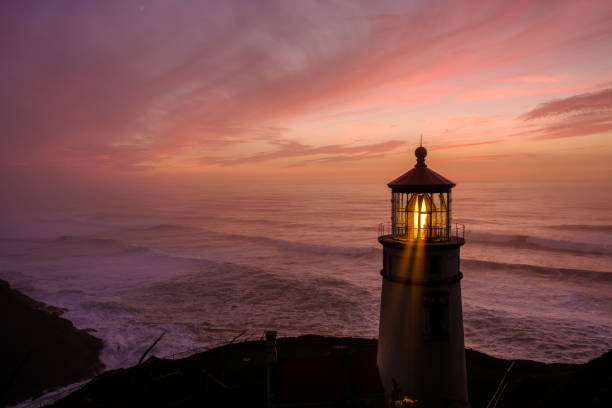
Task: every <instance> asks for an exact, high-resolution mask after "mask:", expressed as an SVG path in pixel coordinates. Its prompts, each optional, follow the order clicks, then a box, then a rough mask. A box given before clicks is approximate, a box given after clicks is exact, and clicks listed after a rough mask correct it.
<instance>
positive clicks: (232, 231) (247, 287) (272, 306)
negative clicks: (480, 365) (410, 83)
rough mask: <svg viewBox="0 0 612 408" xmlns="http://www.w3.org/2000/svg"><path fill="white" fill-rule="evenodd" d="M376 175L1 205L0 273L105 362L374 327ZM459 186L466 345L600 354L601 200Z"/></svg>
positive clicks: (383, 213)
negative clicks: (97, 348) (65, 322)
mask: <svg viewBox="0 0 612 408" xmlns="http://www.w3.org/2000/svg"><path fill="white" fill-rule="evenodd" d="M390 197H391V194H390V191H389V189H388V188H387V187H386V186H385V185H384V184H381V185H296V186H289V185H278V186H271V185H261V186H256V185H236V186H224V187H210V186H209V187H203V188H202V189H200V190H198V191H193V190H186V191H180V192H178V193H177V192H174V193H161V192H157V193H147V194H137V193H136V192H134V193H133V196H131V195H130V194H125V195H123V196H118V197H115V199H112V200H106V201H104V200H100V201H99V202H95V203H91V202H88V203H86V204H84V203H81V202H79V201H78V200H75V201H71V202H68V203H66V202H64V203H62V205H59V206H55V207H54V206H52V205H45V206H44V209H42V206H41V208H38V209H36V210H32V209H27V208H30V207H31V206H30V207H24V208H23V209H21V210H19V211H12V212H11V213H10V216H7V215H6V214H5V219H3V226H2V229H1V230H0V279H4V280H7V281H9V282H10V283H11V285H12V286H13V287H15V288H16V289H19V290H21V291H23V292H24V293H26V294H27V295H29V296H31V297H32V298H34V299H37V300H40V301H43V302H45V303H48V304H51V305H54V306H58V307H61V308H64V309H66V312H65V314H64V317H66V318H67V319H69V320H71V321H72V322H73V323H74V324H75V325H76V326H77V327H78V328H82V329H93V330H94V331H92V333H93V334H94V335H95V336H98V337H100V338H102V339H103V340H104V344H105V348H104V351H103V354H102V360H103V362H104V363H105V364H106V365H107V367H108V368H109V369H113V368H118V367H125V366H130V365H133V364H135V363H136V362H137V361H138V358H139V357H140V355H141V354H142V353H143V352H144V350H145V349H146V348H147V347H148V346H149V345H150V344H151V343H152V342H153V341H154V340H155V339H156V338H157V337H158V336H159V335H160V334H161V333H162V332H164V331H167V333H166V335H165V337H164V338H163V339H162V341H161V342H160V343H159V344H158V345H157V347H156V348H155V351H154V354H156V355H158V356H172V355H175V354H176V353H184V352H188V351H189V350H194V349H198V348H202V347H207V346H211V345H215V344H221V343H224V342H229V341H231V340H232V339H236V341H239V340H241V339H253V338H260V337H261V336H262V334H263V332H264V331H265V330H277V331H278V332H279V335H280V336H296V335H300V334H323V335H333V336H355V337H365V338H374V337H377V335H378V318H379V302H380V289H381V276H380V269H381V265H382V257H381V254H382V250H381V246H380V244H379V243H378V241H377V232H378V229H377V227H378V224H379V223H380V222H385V221H389V219H390V214H391V208H390V206H391V204H390ZM610 198H611V196H610V193H609V191H608V189H605V188H598V187H596V186H588V185H536V184H533V185H518V184H517V185H514V184H508V183H505V184H501V183H500V184H469V183H465V184H459V185H458V186H457V187H456V188H455V189H454V190H453V214H452V217H453V223H459V224H464V225H465V238H466V244H465V245H464V246H463V247H462V249H461V270H462V272H463V275H464V279H463V280H462V282H461V285H462V294H463V311H464V325H465V342H466V346H467V347H470V348H473V349H476V350H479V351H482V352H484V353H487V354H490V355H493V356H496V357H502V358H507V359H532V360H537V361H542V362H564V363H582V362H586V361H588V360H590V359H592V358H595V357H597V356H599V355H601V354H603V353H604V352H606V351H607V350H609V349H610V348H612V200H610Z"/></svg>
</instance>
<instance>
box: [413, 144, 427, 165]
mask: <svg viewBox="0 0 612 408" xmlns="http://www.w3.org/2000/svg"><path fill="white" fill-rule="evenodd" d="M414 155H415V156H416V158H417V163H416V164H415V166H414V167H427V165H426V164H425V157H426V156H427V149H426V148H424V147H423V146H419V147H417V148H416V149H415V151H414Z"/></svg>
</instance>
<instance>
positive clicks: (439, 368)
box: [377, 146, 470, 408]
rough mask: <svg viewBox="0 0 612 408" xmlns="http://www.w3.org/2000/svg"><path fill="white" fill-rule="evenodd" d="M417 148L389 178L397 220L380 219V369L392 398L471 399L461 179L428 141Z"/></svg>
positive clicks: (436, 405) (443, 403)
mask: <svg viewBox="0 0 612 408" xmlns="http://www.w3.org/2000/svg"><path fill="white" fill-rule="evenodd" d="M415 155H416V158H417V163H416V165H415V166H414V168H413V169H412V170H410V171H409V172H407V173H405V174H404V175H402V176H400V177H398V178H397V179H395V180H393V181H392V182H390V183H389V184H388V186H389V187H390V188H391V196H392V198H391V203H392V209H391V223H390V224H381V226H380V236H379V238H378V241H379V242H380V243H381V244H382V245H383V269H382V270H381V275H382V277H383V283H382V294H381V301H380V328H379V338H378V355H377V365H378V371H379V373H380V379H381V381H382V384H383V386H384V389H385V400H386V404H387V406H402V405H409V404H410V402H411V401H410V400H418V401H419V406H423V407H427V408H441V407H469V406H470V404H469V402H468V395H467V380H466V371H465V349H464V343H463V314H462V311H461V285H460V282H461V278H462V276H463V275H462V274H461V272H460V271H459V249H460V247H461V246H462V245H463V244H464V242H465V241H464V239H463V230H461V231H458V230H457V229H455V231H452V229H451V189H452V188H453V187H454V186H455V183H453V182H452V181H450V180H448V179H446V178H444V177H442V176H441V175H439V174H438V173H436V172H435V171H433V170H431V169H429V168H428V167H427V165H426V164H425V156H427V150H426V149H425V148H424V147H422V146H421V147H418V148H417V149H416V150H415ZM453 232H460V233H461V235H462V236H461V237H460V236H458V235H459V233H456V234H455V235H453V234H452V233H453ZM405 398H408V399H405ZM400 400H403V401H404V402H403V403H401V402H397V401H400Z"/></svg>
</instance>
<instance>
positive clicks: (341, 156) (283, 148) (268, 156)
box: [201, 140, 407, 166]
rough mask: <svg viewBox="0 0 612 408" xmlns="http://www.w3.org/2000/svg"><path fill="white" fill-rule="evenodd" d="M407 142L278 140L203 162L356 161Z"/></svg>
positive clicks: (224, 163) (221, 163)
mask: <svg viewBox="0 0 612 408" xmlns="http://www.w3.org/2000/svg"><path fill="white" fill-rule="evenodd" d="M406 143H407V142H405V141H401V140H389V141H386V142H381V143H373V144H366V145H356V146H355V145H340V144H337V145H326V146H310V145H306V144H303V143H300V142H296V141H282V142H277V143H276V144H277V145H278V148H277V149H276V150H273V151H268V152H263V153H258V154H255V155H251V156H246V157H239V158H221V159H219V158H217V159H215V158H205V159H203V160H202V162H201V163H202V164H204V165H207V164H216V165H221V166H235V165H243V164H248V163H258V162H264V161H270V160H280V159H288V158H303V157H311V156H323V157H317V158H313V159H309V160H307V161H304V160H302V161H301V162H300V163H301V164H300V165H302V164H305V163H315V162H318V163H329V162H333V161H354V160H363V159H368V158H374V157H381V156H382V155H384V154H387V153H390V152H392V151H394V150H396V149H397V148H399V147H402V146H405V145H406Z"/></svg>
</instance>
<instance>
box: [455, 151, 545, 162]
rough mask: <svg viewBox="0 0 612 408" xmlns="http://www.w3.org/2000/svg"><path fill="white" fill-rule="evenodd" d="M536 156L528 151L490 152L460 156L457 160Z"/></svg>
mask: <svg viewBox="0 0 612 408" xmlns="http://www.w3.org/2000/svg"><path fill="white" fill-rule="evenodd" d="M528 156H534V155H533V154H527V153H506V154H488V155H481V156H465V157H458V158H457V160H460V161H483V160H499V159H509V158H513V157H528Z"/></svg>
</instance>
